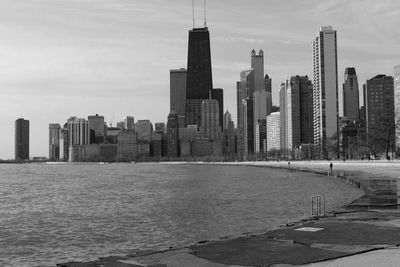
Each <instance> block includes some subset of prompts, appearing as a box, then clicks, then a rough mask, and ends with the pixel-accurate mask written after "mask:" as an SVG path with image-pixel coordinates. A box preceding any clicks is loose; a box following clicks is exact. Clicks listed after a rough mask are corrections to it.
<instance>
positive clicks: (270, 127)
mask: <svg viewBox="0 0 400 267" xmlns="http://www.w3.org/2000/svg"><path fill="white" fill-rule="evenodd" d="M280 124H281V119H280V112H279V111H277V112H272V113H271V114H270V115H268V116H267V151H272V150H280V149H281V140H280Z"/></svg>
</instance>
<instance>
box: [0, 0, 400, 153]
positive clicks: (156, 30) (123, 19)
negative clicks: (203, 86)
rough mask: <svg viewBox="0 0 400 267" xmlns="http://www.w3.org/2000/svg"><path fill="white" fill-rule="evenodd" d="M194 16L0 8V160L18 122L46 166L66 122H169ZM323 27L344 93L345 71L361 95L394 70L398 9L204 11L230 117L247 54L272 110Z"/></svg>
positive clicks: (73, 6)
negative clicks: (257, 54)
mask: <svg viewBox="0 0 400 267" xmlns="http://www.w3.org/2000/svg"><path fill="white" fill-rule="evenodd" d="M202 2H203V1H201V0H197V1H196V6H197V8H196V25H197V26H202V23H203V18H202V17H203V9H202ZM191 4H192V1H191V0H0V93H1V96H0V125H1V126H2V128H1V130H0V158H3V159H4V158H13V157H14V123H15V120H16V119H17V118H19V117H23V118H26V119H29V120H30V130H31V134H30V150H31V151H30V155H31V156H48V124H49V123H60V124H63V123H64V122H65V121H66V120H67V119H68V118H69V117H70V116H78V117H87V116H88V115H93V114H96V113H98V114H101V115H104V116H105V118H106V121H107V122H108V123H109V122H110V121H113V125H115V124H116V122H117V121H119V120H121V119H122V117H123V116H126V115H133V116H134V117H135V120H138V119H150V120H151V121H152V122H153V123H154V122H158V121H164V122H165V121H166V118H167V115H168V112H169V70H170V69H174V68H180V67H185V68H186V62H187V38H188V30H189V29H191V27H192V8H191ZM322 25H332V26H333V28H334V29H336V30H337V38H338V39H337V42H338V66H339V92H341V84H342V82H343V73H344V68H345V67H350V66H351V67H355V68H356V71H357V74H358V76H359V82H360V85H361V84H363V83H364V82H365V80H366V79H367V78H371V77H373V76H374V75H376V74H379V73H384V74H387V75H393V67H394V66H395V65H398V64H400V29H399V27H400V1H398V0H380V1H376V0H357V1H355V0H354V1H349V0H327V1H323V0H322V1H321V0H297V1H293V0H247V1H243V0H217V1H216V0H213V1H210V0H208V1H207V26H208V27H209V30H210V36H211V54H212V65H213V83H214V87H215V88H217V87H221V88H223V89H224V101H225V107H224V108H225V110H226V109H228V110H229V111H230V112H231V114H232V116H233V118H235V119H236V81H237V80H238V79H239V73H240V71H242V70H245V69H248V68H249V67H250V51H251V50H252V49H253V48H254V49H256V50H257V51H258V50H259V49H260V48H262V49H263V50H264V60H265V70H266V73H268V74H269V75H270V77H272V80H273V89H272V90H273V102H274V104H279V103H278V90H279V84H280V83H281V82H282V81H284V80H285V79H287V78H289V77H290V76H292V75H309V76H310V75H311V70H312V57H311V55H312V54H311V53H312V52H311V45H310V43H311V41H312V39H313V38H314V37H315V36H316V34H317V32H318V31H319V28H320V26H322ZM340 101H341V100H340ZM340 103H341V102H340Z"/></svg>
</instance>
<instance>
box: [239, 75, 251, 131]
mask: <svg viewBox="0 0 400 267" xmlns="http://www.w3.org/2000/svg"><path fill="white" fill-rule="evenodd" d="M254 88H255V84H254V69H250V70H245V71H242V72H241V73H240V81H239V82H237V83H236V97H237V98H236V101H237V102H236V103H237V117H238V118H237V125H238V127H239V125H242V117H241V112H240V111H241V106H242V100H244V99H247V98H249V97H250V95H251V96H252V95H253V93H254V91H255V89H254Z"/></svg>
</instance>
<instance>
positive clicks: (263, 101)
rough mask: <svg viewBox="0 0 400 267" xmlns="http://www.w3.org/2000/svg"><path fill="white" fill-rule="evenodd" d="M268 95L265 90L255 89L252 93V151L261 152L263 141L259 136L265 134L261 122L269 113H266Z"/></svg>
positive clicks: (261, 136)
mask: <svg viewBox="0 0 400 267" xmlns="http://www.w3.org/2000/svg"><path fill="white" fill-rule="evenodd" d="M270 96H271V94H270V93H268V92H267V91H265V90H256V91H255V92H254V93H253V123H254V127H255V129H254V151H255V152H256V153H260V152H263V149H262V148H263V142H262V141H260V138H263V137H264V136H265V134H266V132H265V131H266V128H265V127H264V124H263V122H265V119H266V117H267V115H269V114H268V113H267V105H268V101H269V97H270ZM260 123H261V124H260ZM259 126H260V127H259ZM264 139H265V137H264Z"/></svg>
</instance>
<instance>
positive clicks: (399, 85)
mask: <svg viewBox="0 0 400 267" xmlns="http://www.w3.org/2000/svg"><path fill="white" fill-rule="evenodd" d="M394 105H395V116H396V118H395V123H396V124H400V65H397V66H395V67H394ZM396 147H400V127H397V128H396Z"/></svg>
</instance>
